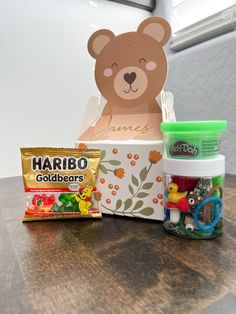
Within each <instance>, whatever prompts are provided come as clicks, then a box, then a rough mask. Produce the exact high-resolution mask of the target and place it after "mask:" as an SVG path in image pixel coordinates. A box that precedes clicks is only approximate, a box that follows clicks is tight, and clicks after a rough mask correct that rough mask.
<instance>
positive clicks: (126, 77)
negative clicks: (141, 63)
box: [124, 72, 136, 85]
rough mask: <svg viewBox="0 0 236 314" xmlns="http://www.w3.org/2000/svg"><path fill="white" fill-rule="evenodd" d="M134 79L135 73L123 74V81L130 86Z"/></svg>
mask: <svg viewBox="0 0 236 314" xmlns="http://www.w3.org/2000/svg"><path fill="white" fill-rule="evenodd" d="M135 79H136V73H135V72H131V73H125V74H124V80H125V81H126V82H127V83H128V84H130V85H131V84H132V83H133V82H134V81H135Z"/></svg>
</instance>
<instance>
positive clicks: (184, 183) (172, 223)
mask: <svg viewBox="0 0 236 314" xmlns="http://www.w3.org/2000/svg"><path fill="white" fill-rule="evenodd" d="M163 170H164V182H165V198H164V208H165V220H164V228H165V229H166V230H167V231H168V232H170V233H172V234H175V235H178V236H182V237H188V238H192V239H209V238H214V237H217V236H219V235H221V234H222V233H223V200H222V197H223V183H224V173H225V158H224V156H221V155H220V156H218V157H217V158H215V159H206V160H181V159H171V158H168V157H164V158H163Z"/></svg>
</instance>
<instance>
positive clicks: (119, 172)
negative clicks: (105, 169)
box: [114, 168, 125, 179]
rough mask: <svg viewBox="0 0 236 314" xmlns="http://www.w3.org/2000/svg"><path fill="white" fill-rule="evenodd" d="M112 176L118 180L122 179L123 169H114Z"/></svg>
mask: <svg viewBox="0 0 236 314" xmlns="http://www.w3.org/2000/svg"><path fill="white" fill-rule="evenodd" d="M114 175H115V176H116V177H117V178H119V179H122V178H123V177H124V175H125V169H124V168H116V169H115V170H114Z"/></svg>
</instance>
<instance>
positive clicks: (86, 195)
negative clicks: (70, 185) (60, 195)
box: [71, 185, 93, 215]
mask: <svg viewBox="0 0 236 314" xmlns="http://www.w3.org/2000/svg"><path fill="white" fill-rule="evenodd" d="M92 191H93V186H92V185H87V186H85V187H84V188H83V190H82V192H79V193H78V194H77V193H73V194H72V195H71V197H74V198H75V199H76V201H77V202H78V206H79V210H80V212H81V214H83V215H86V214H88V213H89V210H90V208H91V206H92V204H93V203H92V202H91V195H92Z"/></svg>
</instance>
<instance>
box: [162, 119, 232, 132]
mask: <svg viewBox="0 0 236 314" xmlns="http://www.w3.org/2000/svg"><path fill="white" fill-rule="evenodd" d="M226 128H227V121H226V120H215V121H178V122H162V123H161V131H162V132H216V133H218V132H223V131H224V130H225V129H226Z"/></svg>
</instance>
